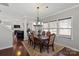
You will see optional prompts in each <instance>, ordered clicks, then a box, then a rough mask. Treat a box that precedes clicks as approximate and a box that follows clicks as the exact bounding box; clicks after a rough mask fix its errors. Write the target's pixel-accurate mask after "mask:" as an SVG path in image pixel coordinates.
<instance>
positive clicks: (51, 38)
mask: <svg viewBox="0 0 79 59" xmlns="http://www.w3.org/2000/svg"><path fill="white" fill-rule="evenodd" d="M55 37H56V35H55V33H53V34H51V35H50V36H49V38H48V40H47V41H45V42H44V43H43V47H44V46H45V47H47V48H46V49H47V52H48V53H49V47H50V46H51V47H52V50H53V51H54V41H55Z"/></svg>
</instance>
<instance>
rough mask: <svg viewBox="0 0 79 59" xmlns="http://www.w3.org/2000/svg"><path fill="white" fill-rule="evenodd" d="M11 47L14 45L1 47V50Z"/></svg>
mask: <svg viewBox="0 0 79 59" xmlns="http://www.w3.org/2000/svg"><path fill="white" fill-rule="evenodd" d="M10 47H12V45H11V46H7V47H1V48H0V50H3V49H7V48H10Z"/></svg>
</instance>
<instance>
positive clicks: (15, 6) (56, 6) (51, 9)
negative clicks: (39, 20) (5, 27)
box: [0, 3, 78, 19]
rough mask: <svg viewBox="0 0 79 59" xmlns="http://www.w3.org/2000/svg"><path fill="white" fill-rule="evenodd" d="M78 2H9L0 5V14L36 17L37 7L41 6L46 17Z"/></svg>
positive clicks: (16, 16)
mask: <svg viewBox="0 0 79 59" xmlns="http://www.w3.org/2000/svg"><path fill="white" fill-rule="evenodd" d="M74 5H78V4H77V3H41V4H35V3H9V6H5V5H0V10H1V11H0V15H1V14H5V15H8V16H10V17H13V18H16V19H18V18H22V17H36V16H37V10H36V7H37V6H39V7H40V16H41V17H45V16H49V15H52V14H54V13H56V12H59V11H61V10H64V9H66V8H70V7H72V6H74Z"/></svg>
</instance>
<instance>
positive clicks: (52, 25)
mask: <svg viewBox="0 0 79 59" xmlns="http://www.w3.org/2000/svg"><path fill="white" fill-rule="evenodd" d="M49 27H50V32H51V33H55V34H57V21H52V22H49Z"/></svg>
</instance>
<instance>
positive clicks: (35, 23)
mask: <svg viewBox="0 0 79 59" xmlns="http://www.w3.org/2000/svg"><path fill="white" fill-rule="evenodd" d="M36 9H37V18H36V22H34V23H33V25H34V26H42V25H43V22H42V21H41V20H40V17H39V9H40V8H39V7H36Z"/></svg>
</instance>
